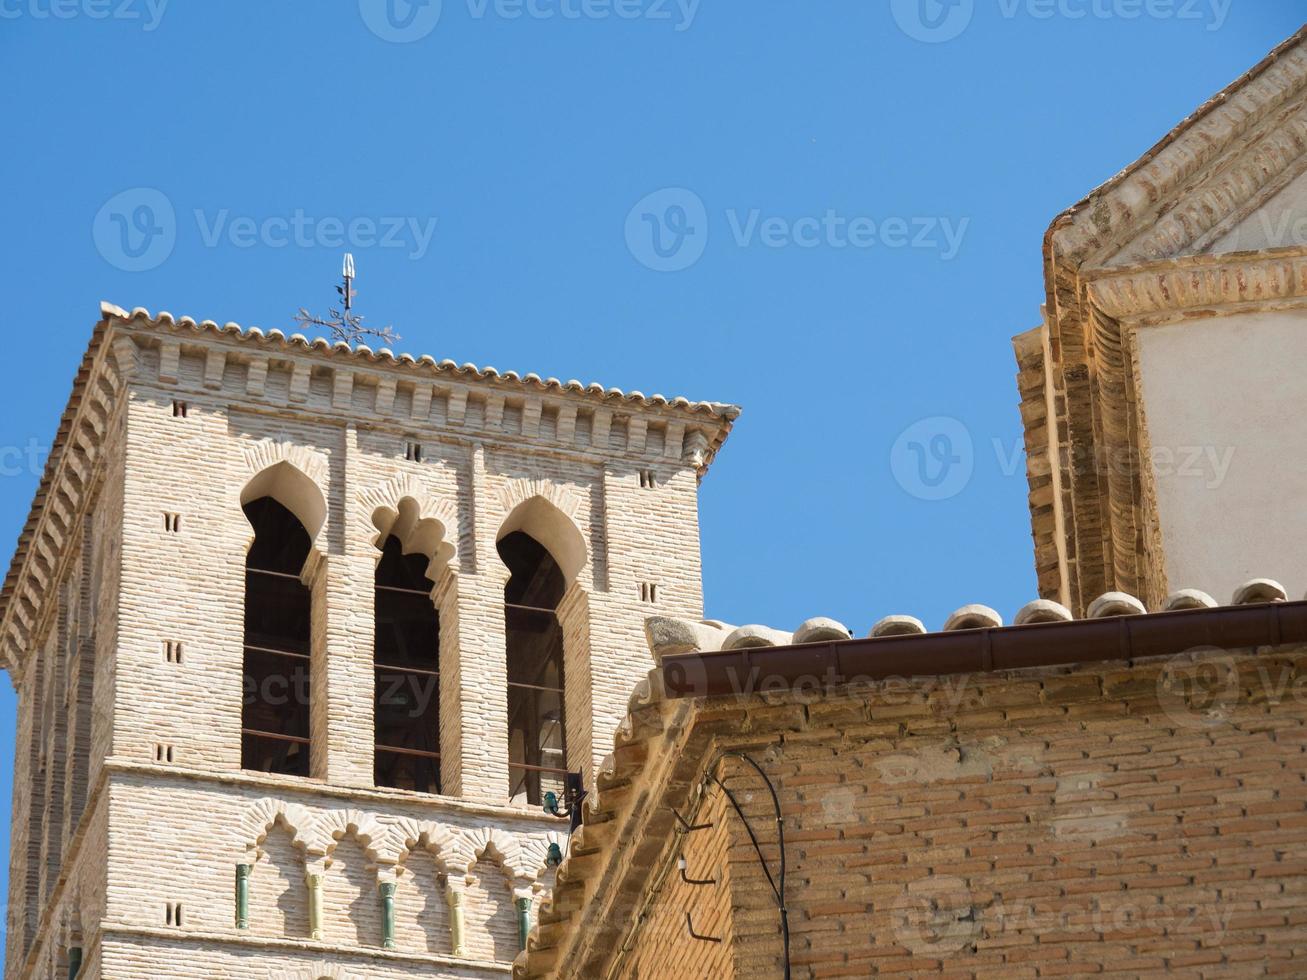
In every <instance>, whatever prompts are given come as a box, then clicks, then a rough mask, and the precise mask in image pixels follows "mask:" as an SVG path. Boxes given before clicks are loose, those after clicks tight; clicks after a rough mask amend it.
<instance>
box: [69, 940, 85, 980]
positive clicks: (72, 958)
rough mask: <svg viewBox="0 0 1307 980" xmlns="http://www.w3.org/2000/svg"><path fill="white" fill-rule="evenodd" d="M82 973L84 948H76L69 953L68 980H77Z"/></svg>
mask: <svg viewBox="0 0 1307 980" xmlns="http://www.w3.org/2000/svg"><path fill="white" fill-rule="evenodd" d="M81 972H82V947H80V946H74V947H73V948H72V949H70V950H69V951H68V980H77V974H79V973H81Z"/></svg>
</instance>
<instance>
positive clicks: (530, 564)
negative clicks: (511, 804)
mask: <svg viewBox="0 0 1307 980" xmlns="http://www.w3.org/2000/svg"><path fill="white" fill-rule="evenodd" d="M499 555H500V557H501V558H502V559H503V562H504V564H505V565H507V566H508V569H509V572H510V573H511V576H510V578H509V580H508V585H507V586H506V587H505V589H504V620H505V623H504V625H505V635H506V640H507V650H506V654H507V657H506V662H507V668H508V781H509V796H510V798H511V799H513V800H515V801H522V800H525V802H527V803H528V804H530V805H532V806H539V805H540V803H541V801H542V799H543V797H544V794H545V792H546V791H552V792H555V793H558V794H559V796H560V797H561V795H562V792H563V784H564V780H565V779H566V776H567V745H566V741H565V733H566V726H565V722H564V718H563V708H564V696H563V630H562V627H561V626H560V624H559V622H558V613H557V609H558V604H559V603H560V602H561V601H562V599H563V592H564V591H565V589H566V582H565V580H564V577H563V572H562V570H561V569H560V568H559V567H558V563H557V562H556V561H554V558H553V556H552V555H551V554H550V553H549V552H548V550H547V549H546V548H545V547H544V546H543V545H542V544H540V542H538V541H536V540H535V539H534V538H532V537H531V536H530V535H528V534H526V533H524V532H522V531H515V532H513V533H511V534H508V535H506V536H505V537H504V538H503V539H502V540H501V541H500V542H499Z"/></svg>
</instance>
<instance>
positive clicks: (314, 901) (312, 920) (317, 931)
mask: <svg viewBox="0 0 1307 980" xmlns="http://www.w3.org/2000/svg"><path fill="white" fill-rule="evenodd" d="M305 878H306V880H307V881H308V885H309V938H310V939H313V940H315V941H317V942H321V941H322V875H320V874H313V873H312V872H310V873H309V874H308V875H306V876H305Z"/></svg>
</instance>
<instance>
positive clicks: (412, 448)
mask: <svg viewBox="0 0 1307 980" xmlns="http://www.w3.org/2000/svg"><path fill="white" fill-rule="evenodd" d="M404 458H405V459H406V460H408V461H409V462H410V463H420V462H422V443H420V442H407V443H405V444H404Z"/></svg>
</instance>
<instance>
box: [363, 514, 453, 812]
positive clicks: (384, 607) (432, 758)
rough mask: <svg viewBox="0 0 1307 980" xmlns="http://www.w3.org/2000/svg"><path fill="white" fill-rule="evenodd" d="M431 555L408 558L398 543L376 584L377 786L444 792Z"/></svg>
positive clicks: (389, 543)
mask: <svg viewBox="0 0 1307 980" xmlns="http://www.w3.org/2000/svg"><path fill="white" fill-rule="evenodd" d="M430 560H431V559H430V558H428V557H427V556H426V555H424V554H413V555H406V554H404V549H403V547H402V546H401V545H400V542H399V538H397V537H395V536H394V535H391V536H390V537H389V538H387V539H386V543H385V546H384V547H383V548H382V553H381V561H380V563H379V564H378V565H377V576H376V607H375V608H376V632H375V634H374V635H375V641H374V647H373V666H374V668H375V671H376V737H377V745H376V758H375V764H374V774H373V775H374V780H375V782H376V784H377V785H378V786H389V787H393V788H396V789H411V790H416V791H417V792H419V793H439V792H440V618H439V615H438V614H437V613H436V607H435V603H434V602H432V599H431V590H432V589H433V588H435V583H434V582H432V581H431V580H430V579H429V578H427V575H426V569H427V565H428V563H429V562H430Z"/></svg>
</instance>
